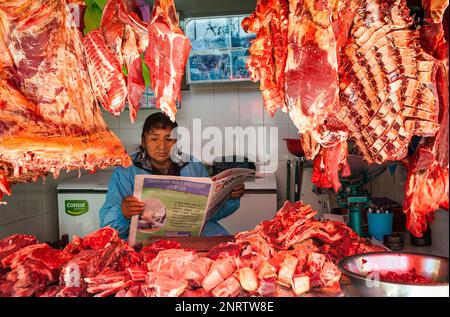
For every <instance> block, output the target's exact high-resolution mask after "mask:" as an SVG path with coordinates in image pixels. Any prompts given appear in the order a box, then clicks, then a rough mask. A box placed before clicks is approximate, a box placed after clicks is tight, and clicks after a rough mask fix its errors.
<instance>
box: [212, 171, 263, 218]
mask: <svg viewBox="0 0 450 317" xmlns="http://www.w3.org/2000/svg"><path fill="white" fill-rule="evenodd" d="M255 177H256V176H255V171H254V170H252V169H248V168H230V169H228V170H225V171H223V172H221V173H219V174H217V175H215V176H214V177H212V181H213V188H212V193H211V197H210V201H209V203H208V210H206V221H208V220H209V219H211V217H212V216H213V215H214V213H215V212H216V211H217V210H218V209H219V208H220V207H221V206H222V205H223V203H225V201H226V200H228V198H229V197H230V195H231V192H232V191H233V189H234V188H235V187H236V186H238V185H240V184H244V183H245V182H247V181H249V180H251V179H254V178H255Z"/></svg>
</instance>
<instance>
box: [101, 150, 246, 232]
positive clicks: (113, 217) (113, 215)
mask: <svg viewBox="0 0 450 317" xmlns="http://www.w3.org/2000/svg"><path fill="white" fill-rule="evenodd" d="M131 157H132V160H134V158H135V157H136V154H133V155H132V156H131ZM142 174H151V173H150V171H147V170H145V169H141V168H139V167H137V166H135V165H132V166H130V167H127V168H123V167H118V168H116V169H115V170H114V173H113V174H112V176H111V180H110V181H109V185H108V193H107V194H106V200H105V203H104V204H103V206H102V208H101V209H100V226H101V227H105V226H111V227H112V228H114V229H116V230H117V231H119V236H120V237H121V238H122V239H125V240H126V239H128V231H129V229H130V220H128V219H126V218H125V217H124V216H123V214H122V207H121V204H122V200H123V198H124V197H126V196H130V195H133V191H134V176H135V175H142ZM180 176H186V177H209V175H208V172H207V170H206V168H205V167H204V165H203V164H202V162H200V161H198V160H195V159H194V158H191V161H190V162H188V163H187V164H185V165H184V166H183V167H182V168H181V170H180ZM239 206H240V199H239V198H238V199H229V200H227V201H226V202H225V203H224V204H223V206H222V207H221V208H220V209H219V210H218V211H217V213H216V214H215V215H214V216H213V217H212V218H211V219H210V220H209V221H208V222H207V223H206V225H205V229H204V230H203V234H202V236H204V237H210V236H220V235H229V233H228V231H226V230H225V228H223V227H222V226H221V225H220V224H218V223H217V222H218V221H219V220H220V219H222V218H225V217H228V216H229V215H231V214H232V213H234V212H235V211H236V210H237V209H239Z"/></svg>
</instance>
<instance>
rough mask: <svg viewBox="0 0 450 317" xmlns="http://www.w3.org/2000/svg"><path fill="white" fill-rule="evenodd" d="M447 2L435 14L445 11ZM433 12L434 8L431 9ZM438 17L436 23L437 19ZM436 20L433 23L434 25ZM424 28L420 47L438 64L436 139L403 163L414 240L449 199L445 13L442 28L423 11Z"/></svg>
mask: <svg viewBox="0 0 450 317" xmlns="http://www.w3.org/2000/svg"><path fill="white" fill-rule="evenodd" d="M424 2H425V4H426V5H425V7H426V8H427V5H428V8H430V7H431V8H433V7H434V5H436V4H438V5H439V4H441V5H443V4H444V3H443V2H442V1H431V3H430V1H424ZM447 5H448V1H446V2H445V5H444V6H440V9H439V10H442V12H443V11H445V8H446V6H447ZM434 8H436V7H434ZM438 16H440V18H439V19H440V20H441V21H439V19H438V18H437V17H438ZM436 19H437V21H436ZM426 21H427V24H426V25H424V26H423V27H422V28H421V30H420V31H421V42H422V47H423V48H424V49H425V50H426V51H427V53H430V54H432V55H433V56H434V57H435V58H436V60H437V63H438V68H437V73H436V77H435V82H436V86H437V92H438V96H439V98H438V99H437V101H438V102H439V124H440V128H439V131H438V132H437V133H436V135H435V136H434V137H432V138H427V139H426V140H425V142H424V144H423V145H421V146H420V147H419V148H418V149H417V151H416V153H415V154H414V155H413V156H412V157H410V158H408V159H407V160H405V161H404V163H405V165H406V167H407V168H408V176H407V180H406V182H405V200H404V203H403V210H404V212H405V213H406V226H407V228H408V230H409V231H410V232H411V233H412V234H414V235H415V236H418V237H420V236H422V234H423V233H424V232H425V231H426V230H427V223H429V222H431V221H432V219H433V212H434V211H435V210H436V209H438V208H439V207H441V208H445V209H447V210H448V205H449V202H448V199H449V198H448V196H449V157H448V146H449V145H448V142H449V141H448V130H449V122H448V121H449V112H448V108H449V104H448V87H449V78H448V54H449V51H448V42H447V40H446V38H447V39H448V33H447V34H444V32H445V31H447V32H448V10H447V11H446V14H445V18H444V23H446V26H445V27H443V25H442V15H440V14H433V11H431V10H430V9H428V10H427V17H426Z"/></svg>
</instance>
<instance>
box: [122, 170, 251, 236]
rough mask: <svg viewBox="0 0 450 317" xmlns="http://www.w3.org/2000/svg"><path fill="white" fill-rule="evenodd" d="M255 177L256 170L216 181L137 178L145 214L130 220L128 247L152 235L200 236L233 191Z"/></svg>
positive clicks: (226, 175) (225, 174)
mask: <svg viewBox="0 0 450 317" xmlns="http://www.w3.org/2000/svg"><path fill="white" fill-rule="evenodd" d="M253 177H255V171H254V170H251V169H243V168H233V169H229V170H226V171H223V172H222V173H220V174H218V175H216V176H215V177H213V178H207V177H179V176H165V175H136V177H135V184H134V185H135V186H134V196H135V197H136V198H138V199H139V200H141V201H142V202H143V203H144V211H143V212H142V214H140V215H137V216H133V217H132V219H131V223H130V232H129V238H128V242H129V244H130V245H134V244H136V243H139V242H142V241H145V240H147V239H148V238H149V237H150V236H153V235H158V236H160V235H161V236H197V237H198V236H200V235H201V233H202V232H203V229H204V226H205V224H206V222H207V221H208V220H209V219H210V218H211V217H212V216H213V215H214V213H215V212H216V211H217V210H218V209H219V208H220V207H221V206H222V204H223V203H224V202H225V201H226V200H227V199H228V198H229V197H230V194H231V192H232V191H233V189H234V188H235V187H236V186H237V185H239V184H243V183H244V182H246V181H247V180H250V179H252V178H253Z"/></svg>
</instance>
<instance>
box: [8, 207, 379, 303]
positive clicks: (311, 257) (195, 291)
mask: <svg viewBox="0 0 450 317" xmlns="http://www.w3.org/2000/svg"><path fill="white" fill-rule="evenodd" d="M315 214H316V212H315V211H314V210H312V208H311V206H308V205H304V204H303V203H302V202H296V203H290V202H286V203H285V205H284V206H283V208H282V209H280V210H279V211H278V212H277V214H276V216H275V218H274V219H272V220H270V221H265V222H263V223H261V224H260V225H259V226H258V227H256V228H255V229H254V230H252V233H250V232H243V233H241V234H238V235H237V236H236V242H234V243H227V244H224V245H219V246H217V247H216V248H214V250H211V251H212V252H211V253H210V254H209V256H210V257H207V256H203V255H201V254H199V253H196V252H195V251H192V250H185V249H180V248H179V247H180V245H179V243H177V242H175V241H167V240H160V241H157V242H154V243H152V244H150V245H148V246H146V247H144V248H142V249H141V250H140V251H136V250H134V249H133V248H131V247H130V246H128V245H126V243H124V242H123V241H122V240H120V239H119V238H118V234H117V232H116V231H115V230H113V229H111V228H108V227H106V228H102V229H100V230H98V231H96V232H93V233H91V234H89V235H88V236H86V237H84V238H79V237H74V238H73V239H72V242H71V243H70V244H69V245H67V247H66V248H65V249H64V250H55V249H52V248H50V247H49V246H48V245H46V244H39V243H34V244H30V245H27V246H24V247H21V248H20V247H18V248H16V251H15V252H14V253H12V254H9V255H8V256H6V257H4V258H3V261H2V265H3V266H6V267H7V269H8V271H7V272H6V274H5V276H3V277H0V295H3V296H12V295H16V296H32V295H35V296H67V297H68V296H96V297H104V296H113V295H115V296H117V297H129V296H152V297H153V296H294V295H297V296H301V295H303V294H304V293H305V292H307V291H308V290H310V289H325V288H331V289H333V290H335V291H339V283H338V282H339V279H340V272H339V270H338V269H337V267H336V263H337V261H339V260H340V259H341V258H342V257H343V256H346V255H353V254H357V253H363V252H376V251H379V250H380V248H379V247H375V246H372V245H371V244H370V243H368V242H367V241H365V240H364V239H361V238H359V237H358V236H357V235H356V234H355V233H354V232H353V231H352V230H351V229H350V228H348V227H346V226H345V225H344V224H342V223H337V222H334V221H324V222H321V221H317V220H315V219H313V216H314V215H315ZM256 236H259V237H260V238H259V239H256V238H255V237H256ZM8 241H18V242H19V241H20V240H19V239H17V237H14V236H12V237H8V238H6V239H4V240H3V241H0V245H9V244H10V243H9V242H8ZM264 244H266V246H264ZM268 246H270V248H269V249H270V250H271V251H270V252H266V251H264V252H261V250H266V248H267V247H268ZM261 248H262V249H261ZM383 250H384V249H383ZM58 282H59V284H56V283H58Z"/></svg>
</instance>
